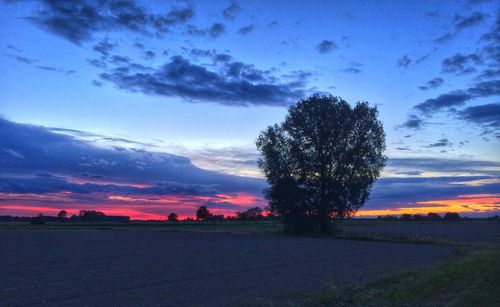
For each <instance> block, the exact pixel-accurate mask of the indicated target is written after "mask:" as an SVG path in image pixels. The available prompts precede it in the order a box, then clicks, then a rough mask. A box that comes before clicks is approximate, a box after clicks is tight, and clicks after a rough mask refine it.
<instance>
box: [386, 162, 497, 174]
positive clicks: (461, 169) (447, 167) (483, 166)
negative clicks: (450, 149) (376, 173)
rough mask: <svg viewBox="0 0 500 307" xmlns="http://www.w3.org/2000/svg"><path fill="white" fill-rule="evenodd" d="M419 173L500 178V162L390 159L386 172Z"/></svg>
mask: <svg viewBox="0 0 500 307" xmlns="http://www.w3.org/2000/svg"><path fill="white" fill-rule="evenodd" d="M402 171H419V172H422V173H425V172H433V173H440V174H442V175H443V176H450V177H451V176H452V175H454V174H457V173H461V174H468V175H471V176H472V175H474V176H493V177H500V162H495V161H481V160H466V159H464V160H458V159H438V158H389V160H388V161H387V165H386V168H385V169H384V172H394V173H396V172H402Z"/></svg>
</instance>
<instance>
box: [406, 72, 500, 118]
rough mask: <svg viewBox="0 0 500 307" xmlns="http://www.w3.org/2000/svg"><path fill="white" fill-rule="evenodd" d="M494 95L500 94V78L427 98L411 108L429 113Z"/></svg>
mask: <svg viewBox="0 0 500 307" xmlns="http://www.w3.org/2000/svg"><path fill="white" fill-rule="evenodd" d="M495 95H500V80H495V81H485V82H480V83H477V84H476V85H475V86H474V87H471V88H468V89H467V90H458V91H454V92H450V93H447V94H442V95H439V96H438V97H436V98H432V99H427V100H426V101H424V102H422V103H420V104H417V105H416V106H414V107H413V108H414V109H415V110H417V111H419V112H421V113H423V114H426V115H430V114H431V113H432V112H435V111H439V110H443V109H449V108H453V107H457V106H462V105H464V104H465V102H466V101H468V100H472V99H476V98H481V97H490V96H495Z"/></svg>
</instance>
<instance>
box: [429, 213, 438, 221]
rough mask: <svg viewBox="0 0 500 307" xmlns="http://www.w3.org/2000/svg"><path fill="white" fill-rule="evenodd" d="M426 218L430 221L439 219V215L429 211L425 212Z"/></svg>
mask: <svg viewBox="0 0 500 307" xmlns="http://www.w3.org/2000/svg"><path fill="white" fill-rule="evenodd" d="M427 219H428V220H431V221H439V220H440V219H441V215H439V214H437V213H434V212H429V213H427Z"/></svg>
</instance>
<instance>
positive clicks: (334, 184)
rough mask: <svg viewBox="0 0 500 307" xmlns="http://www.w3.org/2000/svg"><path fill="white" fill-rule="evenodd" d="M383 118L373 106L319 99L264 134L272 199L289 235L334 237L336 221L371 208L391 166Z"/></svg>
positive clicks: (261, 146)
mask: <svg viewBox="0 0 500 307" xmlns="http://www.w3.org/2000/svg"><path fill="white" fill-rule="evenodd" d="M377 115H378V111H377V108H376V107H370V106H369V105H368V103H367V102H358V103H357V104H356V106H354V107H351V106H350V105H349V104H348V103H347V102H346V101H344V100H342V99H341V98H339V97H333V96H331V95H329V96H323V95H313V96H311V97H309V98H306V99H303V100H300V101H299V102H298V103H297V104H295V105H292V106H291V107H289V109H288V115H287V116H286V118H285V121H284V122H283V123H280V124H275V125H273V126H269V127H268V128H267V129H266V130H264V131H262V132H261V134H260V136H259V138H258V139H257V148H258V150H259V151H260V153H261V155H262V158H261V159H260V160H259V167H260V168H261V169H262V170H263V172H264V174H265V175H266V177H267V181H268V183H269V185H270V187H269V188H268V189H267V190H266V197H267V199H268V200H269V204H270V209H271V212H273V213H275V214H278V215H280V216H281V217H282V218H283V221H284V223H285V226H286V227H287V229H288V230H290V231H295V232H297V231H305V230H306V229H305V228H308V229H307V230H319V231H320V232H328V231H330V225H331V223H330V221H331V218H332V217H333V218H343V217H346V216H350V215H352V214H353V213H355V212H356V211H357V210H358V209H359V208H360V207H361V206H362V205H363V204H364V203H365V201H366V200H367V198H368V195H369V191H370V188H371V186H372V184H373V183H374V182H375V180H376V179H377V177H378V176H379V175H380V171H381V170H382V168H383V167H384V164H385V160H386V157H385V156H384V154H383V152H384V149H385V133H384V130H383V127H382V123H381V122H380V121H379V120H378V119H377ZM311 228H312V229H311Z"/></svg>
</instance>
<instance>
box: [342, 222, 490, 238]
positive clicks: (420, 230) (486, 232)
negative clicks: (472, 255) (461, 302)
mask: <svg viewBox="0 0 500 307" xmlns="http://www.w3.org/2000/svg"><path fill="white" fill-rule="evenodd" d="M357 224H358V225H357ZM342 229H343V230H344V231H349V232H360V233H369V234H382V235H390V236H404V237H418V238H422V239H433V240H436V239H437V240H449V241H453V242H463V243H500V222H498V221H491V222H488V221H460V222H430V223H429V222H427V223H425V222H388V223H380V222H377V221H373V222H364V223H363V222H361V221H358V222H357V223H356V221H354V222H351V223H346V224H345V225H342Z"/></svg>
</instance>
